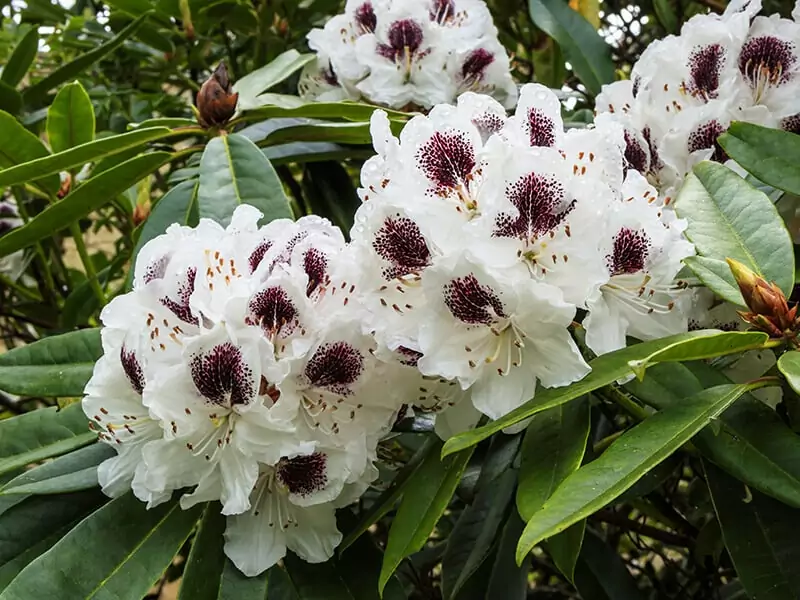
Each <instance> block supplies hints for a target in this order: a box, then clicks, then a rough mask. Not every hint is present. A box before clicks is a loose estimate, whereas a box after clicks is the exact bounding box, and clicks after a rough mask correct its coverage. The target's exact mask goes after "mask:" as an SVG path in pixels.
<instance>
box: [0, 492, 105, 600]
mask: <svg viewBox="0 0 800 600" xmlns="http://www.w3.org/2000/svg"><path fill="white" fill-rule="evenodd" d="M22 499H23V501H22V502H20V503H19V504H17V505H16V506H14V507H12V508H10V509H8V510H7V511H5V512H3V514H2V515H0V589H4V588H5V587H6V586H7V585H8V584H9V583H11V581H12V579H14V577H16V576H17V574H18V573H19V572H20V571H21V570H22V569H23V568H25V567H26V566H27V565H28V564H29V563H30V562H31V561H32V560H34V559H35V558H37V557H38V556H40V555H41V554H43V553H44V552H46V551H47V550H49V549H50V548H51V547H52V546H53V545H54V544H55V543H56V542H57V541H58V540H59V539H61V538H62V537H63V536H64V535H66V534H67V533H68V532H69V531H70V530H71V529H72V528H73V527H74V526H75V525H77V523H78V522H79V521H80V520H81V519H83V518H84V517H85V516H86V515H88V514H89V513H91V512H92V511H94V510H95V509H96V508H97V507H99V506H100V505H102V504H103V503H104V502H105V501H106V500H107V498H106V497H105V495H103V493H102V492H101V491H100V490H89V491H84V492H76V493H74V494H59V495H57V496H38V497H32V498H28V499H24V498H22ZM33 597H39V596H36V595H34V596H33Z"/></svg>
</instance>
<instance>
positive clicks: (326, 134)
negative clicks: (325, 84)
mask: <svg viewBox="0 0 800 600" xmlns="http://www.w3.org/2000/svg"><path fill="white" fill-rule="evenodd" d="M399 127H400V125H396V126H395V128H399ZM284 142H331V143H335V144H353V145H370V144H371V143H372V135H371V134H370V126H369V123H330V122H326V121H319V122H313V123H300V124H297V125H289V126H286V127H281V128H279V129H276V130H275V131H273V132H272V133H270V134H269V136H268V137H267V138H266V139H265V140H264V141H263V142H262V143H261V145H274V144H281V143H284Z"/></svg>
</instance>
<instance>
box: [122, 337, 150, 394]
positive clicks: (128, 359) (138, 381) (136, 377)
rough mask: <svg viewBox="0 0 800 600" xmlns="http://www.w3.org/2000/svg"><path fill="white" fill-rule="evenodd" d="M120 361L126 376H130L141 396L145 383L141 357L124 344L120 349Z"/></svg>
mask: <svg viewBox="0 0 800 600" xmlns="http://www.w3.org/2000/svg"><path fill="white" fill-rule="evenodd" d="M119 361H120V363H121V364H122V370H123V371H125V376H126V377H127V378H128V381H129V382H130V384H131V387H132V388H133V390H134V391H135V392H136V393H137V394H139V395H140V396H141V395H142V392H143V391H144V384H145V379H144V370H143V369H142V363H141V362H139V359H138V358H137V357H136V353H135V352H134V351H133V350H128V349H127V348H126V347H125V346H122V348H120V351H119Z"/></svg>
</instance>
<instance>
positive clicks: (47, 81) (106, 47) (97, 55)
mask: <svg viewBox="0 0 800 600" xmlns="http://www.w3.org/2000/svg"><path fill="white" fill-rule="evenodd" d="M146 18H147V14H144V15H142V16H141V17H139V18H138V19H136V20H135V21H133V22H132V23H131V24H130V25H128V26H127V27H125V28H124V29H123V30H122V31H120V32H119V33H118V34H117V35H116V36H114V37H113V38H112V39H110V40H109V41H107V42H106V43H105V44H101V45H100V46H98V47H97V48H94V49H93V50H90V51H89V52H85V53H83V54H81V55H80V56H78V58H76V59H75V60H72V61H70V62H68V63H67V64H65V65H64V66H62V67H59V68H58V69H56V70H55V71H52V72H51V73H49V74H48V75H47V76H46V77H44V78H43V79H41V80H39V81H37V82H36V83H34V84H33V85H32V86H30V87H28V88H26V89H25V90H24V91H23V92H22V98H23V100H25V102H26V103H27V104H38V103H39V102H40V101H41V100H42V99H43V98H44V97H45V95H46V94H47V92H49V91H50V90H52V89H53V88H55V87H58V86H59V85H61V84H62V83H64V82H65V81H69V80H70V79H74V78H75V77H77V76H78V75H79V74H80V73H82V72H83V71H84V69H87V68H88V67H90V66H92V65H93V64H94V63H96V62H97V61H98V60H100V59H101V58H103V57H104V56H106V55H108V54H111V53H112V52H114V51H115V50H116V49H117V48H119V47H120V46H122V44H123V43H124V42H125V40H127V39H128V38H129V37H131V36H132V35H134V34H135V33H136V31H137V30H138V29H139V27H140V26H141V25H142V23H144V21H145V19H146Z"/></svg>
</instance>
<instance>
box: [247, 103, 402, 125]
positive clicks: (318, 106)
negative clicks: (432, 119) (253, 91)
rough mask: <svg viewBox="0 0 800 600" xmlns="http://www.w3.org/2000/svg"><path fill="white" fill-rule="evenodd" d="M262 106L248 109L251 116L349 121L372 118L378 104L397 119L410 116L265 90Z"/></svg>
mask: <svg viewBox="0 0 800 600" xmlns="http://www.w3.org/2000/svg"><path fill="white" fill-rule="evenodd" d="M259 102H262V103H264V104H262V105H261V106H259V107H258V108H256V109H253V110H249V111H247V120H248V121H252V120H254V119H273V118H281V117H306V118H312V119H343V120H345V121H369V120H370V118H371V117H372V113H373V112H375V110H376V109H377V108H380V109H381V110H384V111H386V112H387V113H388V115H389V117H390V118H391V119H393V120H395V121H403V120H406V119H408V118H409V116H410V115H409V114H407V113H403V112H399V111H395V110H389V109H386V108H383V107H378V106H373V105H372V104H363V103H361V102H349V101H347V102H306V101H304V100H303V99H301V98H298V97H297V96H285V95H282V94H262V96H261V97H260V99H259ZM244 131H246V129H245V130H243V131H242V133H244Z"/></svg>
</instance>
